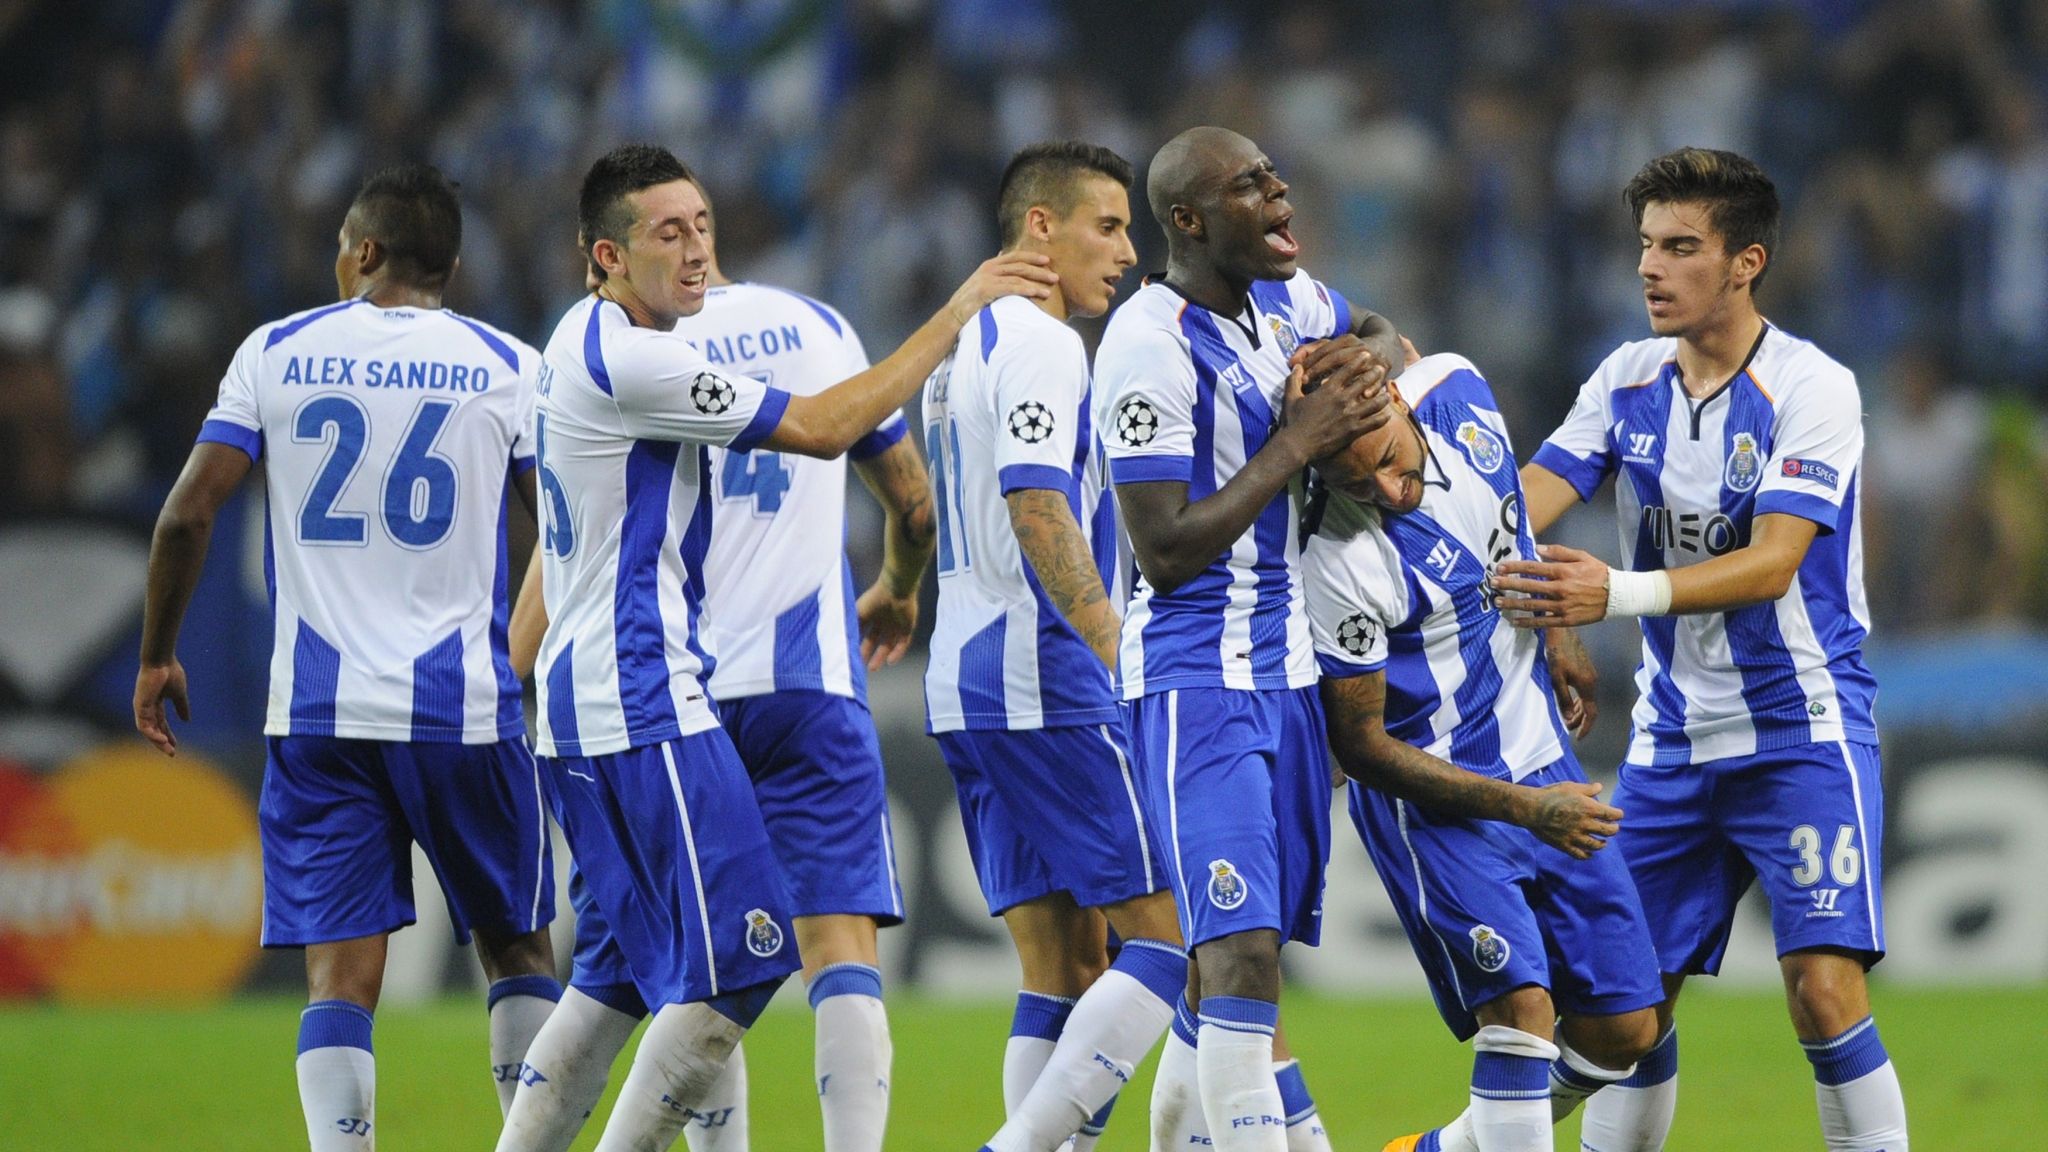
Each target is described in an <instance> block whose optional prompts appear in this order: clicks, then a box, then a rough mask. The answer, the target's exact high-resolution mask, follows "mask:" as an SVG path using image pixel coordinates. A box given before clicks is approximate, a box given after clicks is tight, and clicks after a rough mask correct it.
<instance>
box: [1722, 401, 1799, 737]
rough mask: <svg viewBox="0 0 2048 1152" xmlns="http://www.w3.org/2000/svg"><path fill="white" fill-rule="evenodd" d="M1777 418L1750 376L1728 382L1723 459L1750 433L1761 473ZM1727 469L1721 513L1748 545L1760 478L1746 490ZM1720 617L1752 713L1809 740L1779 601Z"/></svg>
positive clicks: (1796, 670) (1729, 457)
mask: <svg viewBox="0 0 2048 1152" xmlns="http://www.w3.org/2000/svg"><path fill="white" fill-rule="evenodd" d="M1774 416H1775V414H1774V413H1773V411H1772V406H1771V402H1770V401H1769V400H1767V399H1765V397H1764V395H1763V393H1762V392H1760V391H1758V390H1757V387H1756V384H1755V383H1754V382H1753V381H1751V380H1750V378H1749V377H1748V376H1747V375H1743V376H1737V377H1736V378H1735V379H1734V380H1733V381H1732V382H1730V384H1729V385H1728V412H1727V415H1726V418H1725V420H1724V421H1723V424H1722V429H1721V451H1722V458H1723V459H1726V460H1732V459H1733V458H1734V455H1735V437H1736V436H1737V435H1740V434H1744V433H1746V434H1748V435H1749V436H1751V437H1753V438H1755V441H1756V443H1755V445H1753V452H1754V456H1755V459H1754V461H1753V464H1754V465H1755V468H1756V469H1757V474H1758V475H1759V476H1760V475H1761V473H1762V469H1763V463H1764V461H1766V460H1768V459H1770V458H1771V448H1772V436H1771V427H1772V423H1773V420H1774ZM1729 472H1730V469H1729V468H1728V467H1725V466H1724V467H1723V468H1722V469H1721V473H1722V476H1721V490H1720V493H1719V496H1720V507H1721V512H1722V514H1723V515H1725V516H1727V517H1728V518H1729V519H1730V520H1732V521H1734V522H1735V524H1736V525H1737V528H1736V539H1735V546H1736V547H1738V548H1741V547H1747V546H1748V545H1749V528H1750V517H1751V507H1752V505H1753V504H1754V503H1755V492H1756V484H1757V481H1756V480H1755V479H1752V480H1751V482H1750V486H1749V487H1748V488H1736V487H1734V486H1733V485H1731V484H1729V483H1728V475H1729ZM1722 620H1723V624H1724V627H1725V628H1726V630H1727V635H1728V652H1729V655H1730V656H1731V657H1732V658H1733V660H1734V663H1735V667H1736V670H1737V672H1738V674H1739V675H1740V676H1741V678H1742V703H1743V705H1744V707H1746V708H1748V709H1749V714H1750V716H1751V717H1753V718H1755V719H1758V720H1761V719H1762V718H1763V717H1766V716H1769V717H1773V718H1777V719H1779V720H1780V722H1781V723H1783V722H1789V723H1787V724H1786V725H1785V726H1786V727H1788V728H1796V729H1797V730H1798V731H1797V732H1796V733H1795V735H1794V739H1793V742H1794V743H1798V744H1806V743H1810V742H1811V741H1812V739H1813V726H1812V724H1811V723H1810V722H1809V721H1808V720H1807V718H1806V715H1805V707H1806V690H1805V689H1804V688H1802V687H1801V686H1800V684H1799V667H1798V665H1797V664H1795V663H1794V662H1793V660H1792V653H1791V652H1790V651H1789V650H1788V649H1787V648H1786V647H1785V635H1784V631H1783V630H1782V629H1781V628H1779V627H1778V605H1777V602H1776V601H1774V600H1773V601H1766V602H1764V603H1762V604H1752V605H1750V606H1748V607H1747V608H1738V609H1736V610H1735V611H1733V612H1729V613H1726V614H1725V615H1724V616H1723V617H1722Z"/></svg>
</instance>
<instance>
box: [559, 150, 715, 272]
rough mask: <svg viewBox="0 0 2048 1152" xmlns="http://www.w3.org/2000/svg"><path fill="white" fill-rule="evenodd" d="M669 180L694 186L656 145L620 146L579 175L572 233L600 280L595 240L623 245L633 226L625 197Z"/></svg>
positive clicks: (683, 169)
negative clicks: (579, 186)
mask: <svg viewBox="0 0 2048 1152" xmlns="http://www.w3.org/2000/svg"><path fill="white" fill-rule="evenodd" d="M672 180H688V181H690V182H692V183H695V182H696V180H697V176H696V174H695V173H693V172H691V171H690V167H689V165H687V164H685V163H683V162H682V161H681V160H678V159H676V156H675V153H673V152H670V151H669V150H668V149H666V148H663V147H661V146H660V145H658V144H622V145H620V146H619V147H617V148H614V149H612V150H611V151H609V152H607V153H605V154H604V155H602V156H600V157H598V158H597V163H595V164H592V165H591V166H590V171H589V172H587V173H585V174H584V176H583V191H582V193H581V194H580V195H578V196H577V199H576V231H577V236H578V238H579V242H580V243H581V244H582V246H583V255H584V258H585V259H587V260H589V261H590V266H591V267H592V268H595V269H596V270H597V278H598V279H599V280H602V279H604V267H603V265H601V264H599V263H598V262H597V257H596V256H594V255H592V249H593V248H595V247H596V245H597V242H598V241H599V240H609V241H611V242H612V243H614V244H624V243H625V242H626V232H627V230H629V229H631V228H632V227H633V211H632V209H631V208H630V207H628V206H627V204H626V197H628V196H631V195H632V194H633V193H635V192H639V191H643V190H645V189H648V188H652V187H654V186H655V185H657V184H667V183H669V182H670V181H672Z"/></svg>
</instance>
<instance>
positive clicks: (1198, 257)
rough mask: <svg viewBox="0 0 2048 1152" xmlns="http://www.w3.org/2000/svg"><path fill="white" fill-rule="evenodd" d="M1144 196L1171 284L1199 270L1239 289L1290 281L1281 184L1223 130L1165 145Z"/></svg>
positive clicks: (1290, 237)
mask: <svg viewBox="0 0 2048 1152" xmlns="http://www.w3.org/2000/svg"><path fill="white" fill-rule="evenodd" d="M1145 195H1146V199H1147V201H1148V202H1149V203H1150V205H1151V207H1152V215H1153V217H1154V218H1156V219H1157V220H1158V221H1159V226H1160V227H1161V228H1163V229H1165V231H1166V246H1167V251H1168V253H1169V262H1170V264H1171V266H1172V267H1171V274H1172V275H1173V276H1175V277H1176V278H1178V277H1179V276H1180V275H1181V274H1182V273H1183V270H1197V269H1201V270H1207V271H1209V272H1211V273H1213V274H1216V275H1219V276H1221V277H1222V278H1223V279H1224V280H1226V281H1228V282H1230V283H1232V284H1233V285H1239V286H1241V285H1245V284H1249V283H1250V282H1251V281H1253V280H1285V279H1287V278H1288V277H1290V276H1293V275H1294V262H1295V259H1296V258H1297V257H1298V256H1300V254H1301V246H1300V245H1298V244H1296V243H1295V242H1294V233H1293V232H1292V231H1290V230H1289V227H1288V223H1289V221H1291V220H1292V219H1293V218H1294V208H1293V206H1292V205H1290V204H1288V202H1287V182H1286V181H1284V180H1282V179H1280V174H1279V173H1278V172H1276V171H1275V170H1274V168H1273V162H1272V161H1271V160H1269V159H1267V158H1266V154H1265V153H1264V152H1261V151H1259V146H1258V145H1257V144H1254V143H1252V142H1251V141H1250V140H1247V139H1245V138H1244V137H1243V136H1240V135H1238V134H1237V133H1235V132H1232V131H1231V130H1230V129H1228V128H1213V127H1201V128H1190V129H1188V130H1187V131H1185V132H1183V133H1181V134H1180V135H1178V136H1175V137H1174V138H1173V139H1171V140H1169V141H1167V142H1166V144H1165V146H1164V147H1162V148H1160V149H1159V154H1158V155H1156V156H1154V157H1153V158H1152V167H1151V168H1150V169H1149V170H1148V171H1147V172H1146V173H1145Z"/></svg>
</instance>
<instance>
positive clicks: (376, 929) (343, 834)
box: [257, 736, 555, 948]
mask: <svg viewBox="0 0 2048 1152" xmlns="http://www.w3.org/2000/svg"><path fill="white" fill-rule="evenodd" d="M265 743H266V745H267V748H268V754H267V757H266V763H265V768H264V773H263V794H262V796H261V798H260V799H259V801H258V803H257V816H258V819H259V820H260V822H261V825H262V829H263V945H264V947H266V948H298V947H303V946H305V945H307V944H327V943H331V942H333V941H336V940H353V939H355V938H357V937H359V936H374V935H377V934H379V933H382V932H390V931H393V930H394V929H398V928H403V927H404V926H406V925H407V924H411V923H412V922H413V921H414V919H415V918H416V917H415V915H414V912H413V904H412V845H413V844H415V843H417V844H418V845H419V846H420V848H421V849H422V850H423V851H425V852H426V854H427V860H428V861H429V862H430V863H432V864H433V866H434V875H435V877H436V878H438V879H439V880H440V882H441V892H442V893H443V894H444V895H445V896H446V897H447V898H448V918H449V920H450V922H451V923H453V925H454V927H455V940H456V943H458V944H467V943H469V934H470V932H471V931H473V930H482V931H486V932H497V933H505V934H509V935H517V934H522V933H526V932H532V931H535V930H537V929H540V928H545V927H547V925H548V924H549V922H551V921H552V920H554V918H555V868H554V857H553V853H552V851H551V849H550V846H549V838H548V828H547V816H546V814H545V811H544V809H543V808H542V804H541V780H540V774H539V772H538V770H537V769H536V768H535V766H534V761H533V755H532V753H530V752H528V751H527V750H526V741H524V740H500V741H498V742H496V743H493V744H425V743H420V744H411V743H403V742H398V741H384V740H343V739H337V738H334V737H328V736H273V737H271V738H269V739H268V740H267V741H266V742H265Z"/></svg>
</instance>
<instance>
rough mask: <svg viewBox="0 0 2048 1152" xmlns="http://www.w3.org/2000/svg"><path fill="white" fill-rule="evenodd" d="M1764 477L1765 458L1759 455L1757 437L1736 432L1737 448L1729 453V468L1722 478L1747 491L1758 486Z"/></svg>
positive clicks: (1729, 483)
mask: <svg viewBox="0 0 2048 1152" xmlns="http://www.w3.org/2000/svg"><path fill="white" fill-rule="evenodd" d="M1763 477H1764V463H1763V459H1762V458H1761V457H1760V456H1758V455H1757V451H1756V437H1754V436H1752V435H1750V434H1749V433H1747V432H1737V433H1736V434H1735V450H1734V451H1733V452H1730V453H1729V454H1728V468H1727V470H1726V471H1725V472H1723V473H1722V476H1721V479H1722V480H1724V481H1725V482H1726V483H1727V485H1728V487H1730V488H1733V489H1734V490H1735V491H1737V492H1747V491H1749V490H1750V489H1751V488H1754V487H1756V482H1757V481H1759V480H1761V479H1763Z"/></svg>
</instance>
